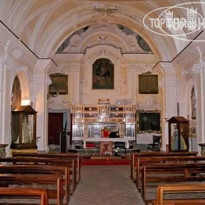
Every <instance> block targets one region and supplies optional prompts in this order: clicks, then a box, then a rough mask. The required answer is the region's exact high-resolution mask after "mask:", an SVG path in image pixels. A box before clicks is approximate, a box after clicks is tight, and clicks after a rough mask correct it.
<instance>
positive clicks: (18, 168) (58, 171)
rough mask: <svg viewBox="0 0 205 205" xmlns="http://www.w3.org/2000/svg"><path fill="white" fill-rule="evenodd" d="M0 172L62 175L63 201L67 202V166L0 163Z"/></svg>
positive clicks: (68, 181)
mask: <svg viewBox="0 0 205 205" xmlns="http://www.w3.org/2000/svg"><path fill="white" fill-rule="evenodd" d="M0 174H36V175H39V174H55V175H58V176H63V182H64V183H63V184H64V191H65V203H66V204H68V203H69V195H70V193H69V192H70V191H69V187H70V174H69V168H68V167H62V166H54V165H43V166H42V165H38V164H34V165H32V164H27V165H22V164H19V165H17V164H14V165H13V164H0Z"/></svg>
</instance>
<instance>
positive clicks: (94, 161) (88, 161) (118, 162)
mask: <svg viewBox="0 0 205 205" xmlns="http://www.w3.org/2000/svg"><path fill="white" fill-rule="evenodd" d="M82 165H130V160H129V159H113V158H109V157H105V158H103V159H102V158H99V159H97V158H94V159H92V158H91V159H83V160H82Z"/></svg>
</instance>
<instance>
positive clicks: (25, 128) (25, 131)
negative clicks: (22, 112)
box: [22, 116, 31, 143]
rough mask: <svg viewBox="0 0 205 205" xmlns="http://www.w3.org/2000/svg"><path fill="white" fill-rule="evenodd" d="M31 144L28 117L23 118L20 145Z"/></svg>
mask: <svg viewBox="0 0 205 205" xmlns="http://www.w3.org/2000/svg"><path fill="white" fill-rule="evenodd" d="M30 142H31V127H30V125H29V123H28V117H27V116H24V118H23V123H22V143H30Z"/></svg>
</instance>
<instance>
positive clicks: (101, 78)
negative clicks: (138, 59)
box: [92, 58, 114, 89]
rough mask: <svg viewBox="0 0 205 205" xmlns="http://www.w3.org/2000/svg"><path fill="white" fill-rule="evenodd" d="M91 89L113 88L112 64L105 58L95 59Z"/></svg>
mask: <svg viewBox="0 0 205 205" xmlns="http://www.w3.org/2000/svg"><path fill="white" fill-rule="evenodd" d="M92 71H93V83H92V88H93V89H114V64H113V63H112V62H111V60H109V59H107V58H100V59H97V60H96V61H95V62H94V64H93V68H92Z"/></svg>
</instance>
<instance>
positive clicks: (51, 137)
mask: <svg viewBox="0 0 205 205" xmlns="http://www.w3.org/2000/svg"><path fill="white" fill-rule="evenodd" d="M62 130H63V113H48V145H50V144H55V145H60V132H61V131H62Z"/></svg>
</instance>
